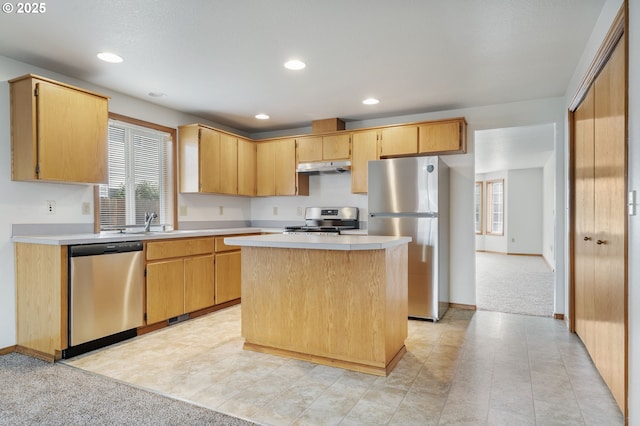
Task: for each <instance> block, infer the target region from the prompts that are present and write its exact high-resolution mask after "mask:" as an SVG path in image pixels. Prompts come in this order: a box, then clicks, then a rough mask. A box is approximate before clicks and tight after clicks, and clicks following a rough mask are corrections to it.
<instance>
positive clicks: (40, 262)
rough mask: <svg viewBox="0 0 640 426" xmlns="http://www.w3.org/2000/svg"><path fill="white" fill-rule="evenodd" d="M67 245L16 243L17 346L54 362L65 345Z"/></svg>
mask: <svg viewBox="0 0 640 426" xmlns="http://www.w3.org/2000/svg"><path fill="white" fill-rule="evenodd" d="M67 259H68V258H67V247H66V246H52V245H41V244H27V243H16V244H15V268H16V272H15V277H16V324H17V328H16V343H17V347H16V350H17V351H18V352H20V353H24V354H27V355H31V356H35V357H37V358H40V359H43V360H45V361H49V362H53V361H55V360H57V359H60V358H62V350H63V349H66V348H67V346H68V336H67V323H68V314H67V312H68V310H67V307H68V298H67V297H68V291H67V286H68V268H67Z"/></svg>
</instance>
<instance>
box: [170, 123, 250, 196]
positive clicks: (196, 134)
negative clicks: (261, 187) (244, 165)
mask: <svg viewBox="0 0 640 426" xmlns="http://www.w3.org/2000/svg"><path fill="white" fill-rule="evenodd" d="M178 152H179V160H178V161H179V188H180V192H202V193H213V194H231V195H235V194H237V193H238V138H237V137H236V136H233V135H230V134H228V133H223V132H219V131H217V130H215V129H212V128H210V127H206V126H202V125H198V124H190V125H187V126H180V127H179V128H178Z"/></svg>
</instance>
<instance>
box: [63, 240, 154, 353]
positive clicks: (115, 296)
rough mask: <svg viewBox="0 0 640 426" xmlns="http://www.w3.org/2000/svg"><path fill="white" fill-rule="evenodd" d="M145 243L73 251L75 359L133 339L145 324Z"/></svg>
mask: <svg viewBox="0 0 640 426" xmlns="http://www.w3.org/2000/svg"><path fill="white" fill-rule="evenodd" d="M142 253H143V252H142V242H140V241H129V242H119V243H100V244H84V245H77V246H69V330H68V331H69V347H68V348H67V349H66V350H64V351H63V353H62V357H63V358H70V357H72V356H76V355H79V354H81V353H84V352H88V351H91V350H94V349H97V348H100V347H103V346H107V345H110V344H113V343H116V342H119V341H122V340H124V339H128V338H130V337H134V336H135V335H136V334H137V333H136V328H137V327H140V326H141V325H142V324H143V315H144V309H143V291H144V265H143V259H142Z"/></svg>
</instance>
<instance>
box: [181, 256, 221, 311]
mask: <svg viewBox="0 0 640 426" xmlns="http://www.w3.org/2000/svg"><path fill="white" fill-rule="evenodd" d="M213 260H214V258H213V254H210V255H207V256H198V257H190V258H188V259H184V311H185V312H193V311H197V310H199V309H204V308H208V307H209V306H213V305H214V304H215V303H216V300H215V285H214V284H215V283H214V262H213Z"/></svg>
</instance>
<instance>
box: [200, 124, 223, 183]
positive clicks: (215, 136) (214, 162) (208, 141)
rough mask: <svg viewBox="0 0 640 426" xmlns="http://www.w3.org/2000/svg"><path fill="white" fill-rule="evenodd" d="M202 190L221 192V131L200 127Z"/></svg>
mask: <svg viewBox="0 0 640 426" xmlns="http://www.w3.org/2000/svg"><path fill="white" fill-rule="evenodd" d="M200 192H220V133H219V132H216V131H215V130H212V129H208V128H206V127H201V128H200Z"/></svg>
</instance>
